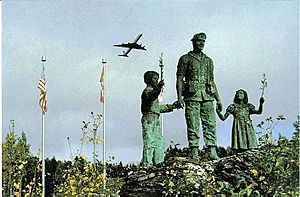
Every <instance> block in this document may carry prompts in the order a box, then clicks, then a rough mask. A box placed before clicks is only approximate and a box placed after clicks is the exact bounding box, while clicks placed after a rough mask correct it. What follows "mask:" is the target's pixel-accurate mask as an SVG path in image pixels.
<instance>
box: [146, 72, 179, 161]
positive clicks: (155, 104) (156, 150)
mask: <svg viewBox="0 0 300 197" xmlns="http://www.w3.org/2000/svg"><path fill="white" fill-rule="evenodd" d="M158 79H159V74H158V73H157V72H155V71H147V72H146V73H145V74H144V82H145V83H146V85H147V86H146V88H145V89H144V91H143V93H142V96H141V98H142V105H141V110H142V114H143V116H142V120H141V122H142V130H143V143H144V147H143V159H142V165H143V166H145V167H150V166H152V165H157V164H159V163H162V162H163V160H164V146H163V136H162V133H161V122H160V113H165V112H171V111H173V109H175V108H179V107H180V106H178V104H177V102H174V103H173V104H164V105H163V104H160V103H159V101H158V96H159V94H160V92H161V90H162V87H163V85H164V81H163V80H161V81H160V82H158Z"/></svg>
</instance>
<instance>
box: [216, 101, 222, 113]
mask: <svg viewBox="0 0 300 197" xmlns="http://www.w3.org/2000/svg"><path fill="white" fill-rule="evenodd" d="M217 109H218V110H220V111H222V103H221V101H220V100H219V101H217Z"/></svg>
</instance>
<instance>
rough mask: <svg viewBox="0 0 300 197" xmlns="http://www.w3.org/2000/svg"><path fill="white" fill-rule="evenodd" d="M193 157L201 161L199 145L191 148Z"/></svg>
mask: <svg viewBox="0 0 300 197" xmlns="http://www.w3.org/2000/svg"><path fill="white" fill-rule="evenodd" d="M191 158H192V159H194V160H195V161H199V159H200V156H199V148H198V147H192V148H191Z"/></svg>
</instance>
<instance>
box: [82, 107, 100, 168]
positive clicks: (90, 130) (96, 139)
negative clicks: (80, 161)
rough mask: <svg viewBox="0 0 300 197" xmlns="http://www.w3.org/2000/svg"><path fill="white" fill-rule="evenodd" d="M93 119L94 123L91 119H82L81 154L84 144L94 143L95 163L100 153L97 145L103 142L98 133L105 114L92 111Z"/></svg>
mask: <svg viewBox="0 0 300 197" xmlns="http://www.w3.org/2000/svg"><path fill="white" fill-rule="evenodd" d="M91 119H92V125H91V122H90V121H82V124H83V126H82V127H81V130H82V132H83V136H82V138H81V147H80V153H79V155H81V151H82V146H83V144H89V143H92V144H93V160H94V165H95V163H96V158H97V157H98V154H97V152H96V146H97V145H98V144H100V143H101V142H103V139H102V138H101V137H100V136H99V135H98V134H97V131H98V129H99V127H100V125H101V124H102V123H103V116H102V115H101V114H96V115H95V114H94V113H93V112H91ZM90 125H91V126H90ZM95 168H96V167H95Z"/></svg>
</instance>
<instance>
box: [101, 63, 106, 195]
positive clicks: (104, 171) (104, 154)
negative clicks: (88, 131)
mask: <svg viewBox="0 0 300 197" xmlns="http://www.w3.org/2000/svg"><path fill="white" fill-rule="evenodd" d="M102 64H103V72H104V74H103V77H104V80H103V83H104V88H103V98H104V99H103V190H104V194H106V192H105V190H106V150H105V148H106V147H105V143H106V140H105V118H106V117H105V104H106V84H105V82H106V68H105V64H106V60H105V59H104V58H103V59H102Z"/></svg>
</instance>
